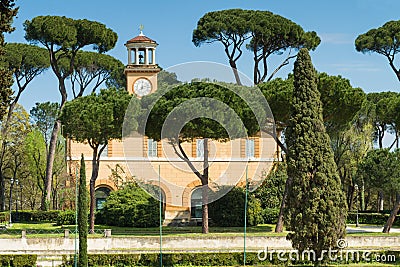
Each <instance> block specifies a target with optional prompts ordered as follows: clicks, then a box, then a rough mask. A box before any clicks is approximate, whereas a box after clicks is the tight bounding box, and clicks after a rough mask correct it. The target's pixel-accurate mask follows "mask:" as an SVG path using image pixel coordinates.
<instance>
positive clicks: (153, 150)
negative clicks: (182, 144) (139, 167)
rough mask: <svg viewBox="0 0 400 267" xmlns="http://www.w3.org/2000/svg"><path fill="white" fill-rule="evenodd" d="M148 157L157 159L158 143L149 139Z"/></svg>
mask: <svg viewBox="0 0 400 267" xmlns="http://www.w3.org/2000/svg"><path fill="white" fill-rule="evenodd" d="M147 156H148V157H157V141H154V139H147Z"/></svg>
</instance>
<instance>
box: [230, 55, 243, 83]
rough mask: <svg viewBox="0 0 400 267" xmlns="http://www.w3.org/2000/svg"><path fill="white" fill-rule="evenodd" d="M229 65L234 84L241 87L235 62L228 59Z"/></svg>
mask: <svg viewBox="0 0 400 267" xmlns="http://www.w3.org/2000/svg"><path fill="white" fill-rule="evenodd" d="M229 65H230V66H231V68H232V71H233V75H234V76H235V81H236V84H237V85H242V82H241V81H240V76H239V72H238V70H237V67H236V62H235V61H233V60H231V59H230V60H229Z"/></svg>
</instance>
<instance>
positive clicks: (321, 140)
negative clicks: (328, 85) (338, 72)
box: [286, 48, 347, 264]
mask: <svg viewBox="0 0 400 267" xmlns="http://www.w3.org/2000/svg"><path fill="white" fill-rule="evenodd" d="M294 88H295V90H294V95H293V103H292V107H291V115H290V121H289V126H288V129H287V133H286V141H287V147H288V155H287V164H288V167H287V171H288V177H290V178H291V180H292V182H291V186H290V188H289V192H288V199H287V210H286V216H287V221H286V222H287V224H288V227H287V230H289V231H291V233H289V234H288V236H287V238H288V239H289V240H291V241H292V245H293V248H295V249H298V250H299V252H303V251H305V250H313V251H314V252H315V254H316V256H317V259H318V258H320V256H321V255H322V254H321V253H322V251H323V250H329V248H332V249H335V247H337V242H338V240H339V239H341V238H343V237H344V235H345V231H346V229H345V221H346V216H347V206H346V201H345V195H344V193H343V191H342V188H341V182H340V178H339V175H338V173H337V170H336V164H335V162H334V158H333V152H332V149H331V147H330V138H329V136H328V134H327V133H326V130H325V126H324V124H323V120H322V103H321V100H320V93H319V91H318V90H317V75H316V71H315V69H314V67H313V65H312V62H311V58H310V55H309V53H308V50H307V49H305V48H303V49H301V50H300V52H299V54H298V56H297V60H296V62H295V64H294ZM325 255H326V254H325ZM316 264H318V262H317V263H316Z"/></svg>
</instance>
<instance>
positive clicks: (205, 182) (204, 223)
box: [201, 138, 209, 234]
mask: <svg viewBox="0 0 400 267" xmlns="http://www.w3.org/2000/svg"><path fill="white" fill-rule="evenodd" d="M203 147H204V161H203V162H204V164H203V167H204V170H203V178H202V180H201V184H202V186H203V187H202V190H201V192H202V201H203V205H202V214H201V215H202V227H201V228H202V233H203V234H208V232H209V229H208V138H204V142H203Z"/></svg>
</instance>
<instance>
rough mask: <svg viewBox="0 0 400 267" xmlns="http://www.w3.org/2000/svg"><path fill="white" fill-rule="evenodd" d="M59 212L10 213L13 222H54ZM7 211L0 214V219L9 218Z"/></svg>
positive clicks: (28, 211)
mask: <svg viewBox="0 0 400 267" xmlns="http://www.w3.org/2000/svg"><path fill="white" fill-rule="evenodd" d="M59 212H60V211H59V210H50V211H42V210H19V211H18V212H15V211H13V212H12V215H11V216H12V217H11V219H12V221H13V222H56V221H57V217H58V214H59ZM9 213H10V212H8V211H5V212H0V218H4V217H3V216H5V217H6V218H9V217H8V216H9Z"/></svg>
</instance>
